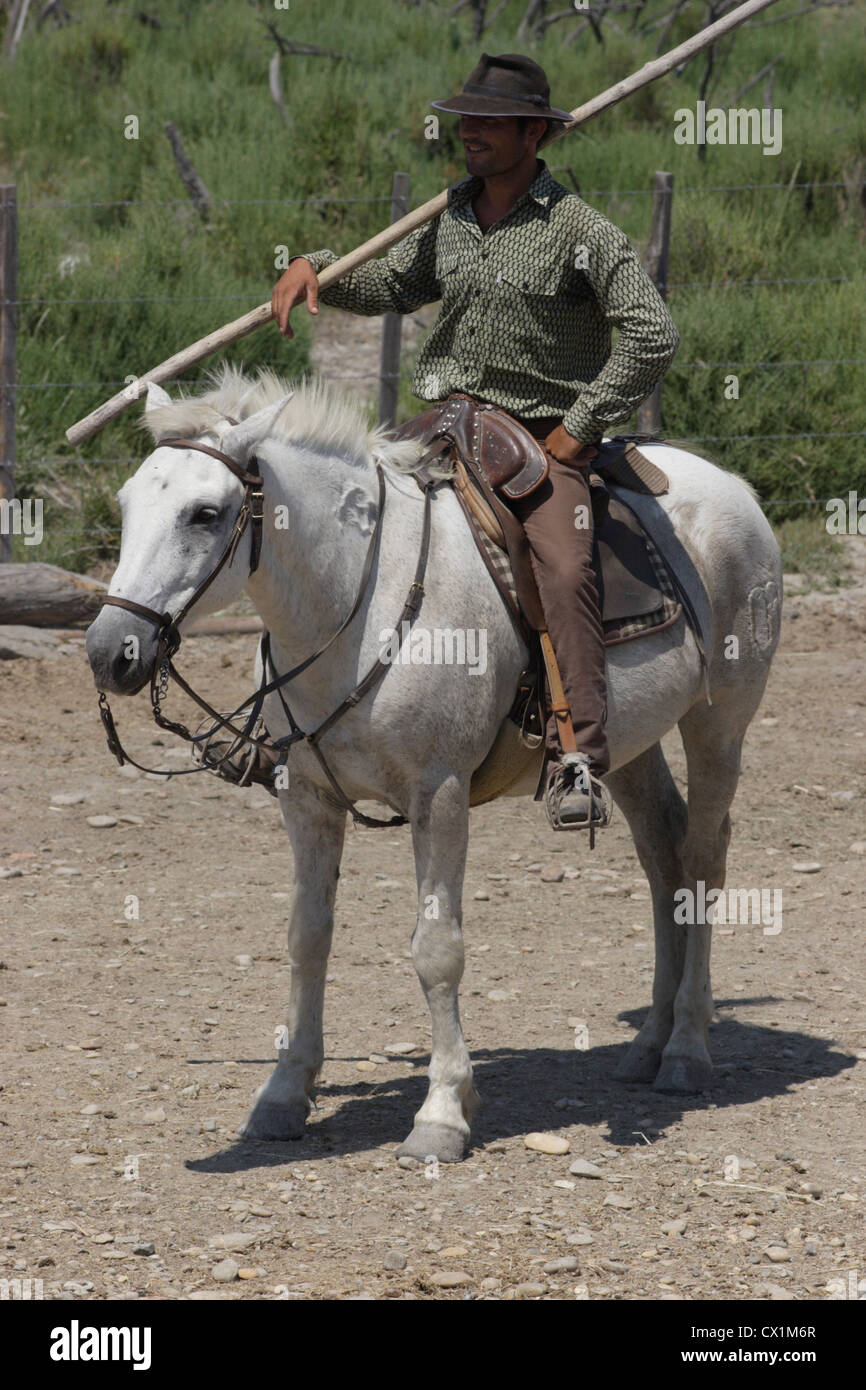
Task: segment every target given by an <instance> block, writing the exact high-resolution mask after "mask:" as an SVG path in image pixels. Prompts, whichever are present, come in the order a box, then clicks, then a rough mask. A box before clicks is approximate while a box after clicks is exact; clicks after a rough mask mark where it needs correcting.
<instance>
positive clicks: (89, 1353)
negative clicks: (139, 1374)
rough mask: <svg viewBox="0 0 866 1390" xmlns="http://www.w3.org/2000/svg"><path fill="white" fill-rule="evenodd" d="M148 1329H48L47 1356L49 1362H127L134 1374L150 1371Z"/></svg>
mask: <svg viewBox="0 0 866 1390" xmlns="http://www.w3.org/2000/svg"><path fill="white" fill-rule="evenodd" d="M150 1350H151V1329H150V1328H149V1327H82V1326H81V1324H80V1323H79V1321H78V1319H77V1318H73V1319H72V1322H71V1323H70V1324H69V1326H68V1327H52V1329H51V1346H50V1347H49V1350H48V1354H49V1356H50V1357H51V1360H52V1361H131V1362H132V1369H133V1370H134V1371H149V1370H150Z"/></svg>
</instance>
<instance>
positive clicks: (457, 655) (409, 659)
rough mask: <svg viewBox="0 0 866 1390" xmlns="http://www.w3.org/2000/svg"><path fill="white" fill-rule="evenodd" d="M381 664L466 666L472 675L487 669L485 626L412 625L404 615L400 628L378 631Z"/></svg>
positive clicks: (481, 673)
mask: <svg viewBox="0 0 866 1390" xmlns="http://www.w3.org/2000/svg"><path fill="white" fill-rule="evenodd" d="M379 641H380V643H381V647H380V650H379V660H380V661H381V662H382V664H383V666H468V667H469V674H470V675H471V676H483V675H484V672H485V671H486V670H487V629H486V628H483V627H477V628H476V627H434V628H429V627H413V626H412V624H411V623H410V622H409V621H408V620H407V619H405V618H404V620H403V622H402V624H401V628H400V631H399V632H397V630H396V628H393V627H386V628H383V629H382V631H381V632H380V633H379Z"/></svg>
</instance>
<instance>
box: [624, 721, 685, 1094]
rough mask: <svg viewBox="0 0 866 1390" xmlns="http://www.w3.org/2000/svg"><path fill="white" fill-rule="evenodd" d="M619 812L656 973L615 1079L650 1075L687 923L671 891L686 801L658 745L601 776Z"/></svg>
mask: <svg viewBox="0 0 866 1390" xmlns="http://www.w3.org/2000/svg"><path fill="white" fill-rule="evenodd" d="M605 785H606V786H608V787H609V788H610V790H611V792H612V794H613V797H614V800H615V801H616V804H617V806H619V808H620V810H621V811H622V812H623V815H624V816H625V818H626V820H627V821H628V824H629V829H630V830H631V833H632V838H633V839H634V844H635V849H636V850H637V854H638V858H639V859H640V862H641V865H642V867H643V870H644V872H645V874H646V876H647V880H648V882H649V887H650V893H651V895H652V904H653V925H654V929H655V977H654V979H653V996H652V1004H651V1006H650V1011H649V1014H648V1015H647V1018H646V1022H645V1023H644V1024H643V1027H642V1028H641V1029H640V1032H639V1033H638V1034H637V1036H636V1037H635V1039H634V1041H633V1042H632V1044H631V1046H630V1048H629V1050H628V1052H627V1053H626V1056H625V1057H624V1058H623V1060H622V1062H621V1063H620V1064H619V1066H618V1067H617V1070H616V1075H617V1077H618V1079H619V1080H620V1081H654V1080H655V1077H656V1073H657V1072H658V1069H659V1066H660V1065H661V1058H662V1052H663V1051H664V1048H665V1047H666V1045H667V1042H668V1039H669V1037H670V1035H671V1032H672V1030H673V1026H674V1001H675V999H676V995H677V990H678V987H679V983H680V979H681V977H682V973H683V962H684V959H685V952H686V940H685V933H686V928H684V927H679V926H677V925H676V923H675V922H674V918H673V913H674V906H675V903H674V893H675V892H676V890H677V888H679V887H680V885H681V884H682V881H683V869H682V861H681V859H680V850H681V848H682V844H683V841H684V840H685V837H686V819H687V817H686V806H685V802H684V801H683V798H682V797H681V796H680V793H679V791H678V790H677V787H676V784H675V782H674V779H673V777H672V776H671V773H670V769H669V768H668V765H667V762H666V761H665V756H664V754H663V753H662V750H661V745H660V744H658V743H656V744H654V745H653V747H652V748H648V749H647V750H646V752H645V753H642V754H641V755H640V757H637V758H635V759H633V761H632V762H630V763H627V764H626V766H625V767H621V768H618V769H617V771H616V772H612V773H610V774H609V776H608V777H606V778H605Z"/></svg>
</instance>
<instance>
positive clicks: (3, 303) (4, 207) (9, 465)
mask: <svg viewBox="0 0 866 1390" xmlns="http://www.w3.org/2000/svg"><path fill="white" fill-rule="evenodd" d="M17 299H18V194H17V190H16V187H15V184H14V183H12V184H3V185H2V186H0V501H3V500H5V501H7V502H11V501H12V499H13V497H14V496H15V391H16V379H15V338H16V335H17V330H18V304H17ZM2 511H3V513H4V517H3V519H4V520H5V521H6V523H7V524H6V525H5V526H0V563H3V562H5V561H9V560H11V559H12V526H11V522H12V518H11V516H10V514H9V508H8V507H4V508H3V509H2Z"/></svg>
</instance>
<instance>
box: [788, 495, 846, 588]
mask: <svg viewBox="0 0 866 1390" xmlns="http://www.w3.org/2000/svg"><path fill="white" fill-rule="evenodd" d="M825 521H826V517H825V515H824V514H823V513H822V514H821V515H820V517H817V516H815V515H814V514H813V515H811V516H797V517H791V518H789V520H787V521H783V522H782V524H781V526H779V527H777V528H776V539H777V541H778V542H779V545H780V547H781V551H782V569H783V571H784V573H785V574H799V575H802V576H803V578H804V579H805V580H806V581H807V587H809V588H818V589H823V590H827V589H838V588H840V587H842V586H843V585H844V584H846V583H848V582H850V581H849V580H848V571H849V570H850V568H851V561H850V559H849V557H848V553H847V551H846V549H845V546H844V544H843V542H842V541H840V539H839V537H838V536H832V535H830V534H829V532H828V531H827V528H826V525H825Z"/></svg>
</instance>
